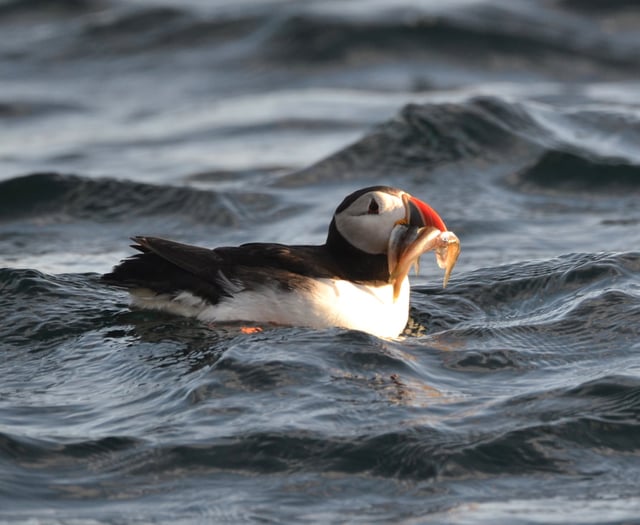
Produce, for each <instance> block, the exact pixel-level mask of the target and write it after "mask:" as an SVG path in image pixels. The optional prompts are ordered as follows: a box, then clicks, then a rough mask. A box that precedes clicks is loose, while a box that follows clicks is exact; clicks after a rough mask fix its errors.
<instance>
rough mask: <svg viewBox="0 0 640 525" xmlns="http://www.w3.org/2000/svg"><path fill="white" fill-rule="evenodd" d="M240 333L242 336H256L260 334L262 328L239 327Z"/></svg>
mask: <svg viewBox="0 0 640 525" xmlns="http://www.w3.org/2000/svg"><path fill="white" fill-rule="evenodd" d="M240 331H241V332H242V333H243V334H257V333H260V332H262V328H260V327H259V326H241V327H240Z"/></svg>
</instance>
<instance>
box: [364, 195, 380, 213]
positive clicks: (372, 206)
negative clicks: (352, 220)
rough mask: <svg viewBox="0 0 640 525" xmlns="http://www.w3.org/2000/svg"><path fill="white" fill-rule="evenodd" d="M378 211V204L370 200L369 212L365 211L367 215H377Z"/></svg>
mask: <svg viewBox="0 0 640 525" xmlns="http://www.w3.org/2000/svg"><path fill="white" fill-rule="evenodd" d="M379 210H380V206H379V205H378V202H377V201H376V200H375V199H371V202H370V203H369V210H367V213H368V214H369V215H377V214H378V211H379Z"/></svg>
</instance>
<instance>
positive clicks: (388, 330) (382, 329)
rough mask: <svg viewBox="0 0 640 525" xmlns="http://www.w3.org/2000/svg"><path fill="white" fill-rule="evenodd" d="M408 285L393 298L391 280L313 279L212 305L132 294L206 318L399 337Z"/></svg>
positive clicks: (138, 301)
mask: <svg viewBox="0 0 640 525" xmlns="http://www.w3.org/2000/svg"><path fill="white" fill-rule="evenodd" d="M409 289H410V287H409V280H408V279H405V280H404V282H403V283H402V287H401V289H400V294H399V296H398V298H397V299H396V300H395V301H394V300H393V286H392V285H390V284H382V285H381V286H367V285H363V284H354V283H352V282H349V281H335V280H332V279H317V280H313V285H312V286H310V288H309V289H304V290H303V289H301V290H296V291H293V292H283V291H278V290H275V289H272V288H262V289H260V290H259V291H242V292H240V293H237V294H236V295H234V297H231V298H225V299H223V300H222V301H221V302H220V303H218V304H216V305H212V304H210V303H208V302H207V301H205V300H204V299H201V298H199V297H196V296H194V295H193V294H191V293H189V292H182V293H180V294H179V295H178V296H176V297H174V298H170V297H169V296H167V295H163V296H159V295H155V294H152V293H151V292H149V291H147V290H136V291H135V292H133V293H132V295H133V304H134V305H135V306H139V307H143V308H152V309H158V310H166V311H170V312H173V313H176V314H179V315H184V316H189V317H197V318H198V319H200V320H201V321H204V322H220V323H223V322H229V321H247V322H251V323H275V324H281V325H290V326H308V327H311V328H330V327H333V326H338V327H342V328H349V329H353V330H361V331H363V332H368V333H370V334H373V335H376V336H378V337H397V336H398V335H400V333H401V332H402V330H403V329H404V327H405V326H406V324H407V320H408V317H409Z"/></svg>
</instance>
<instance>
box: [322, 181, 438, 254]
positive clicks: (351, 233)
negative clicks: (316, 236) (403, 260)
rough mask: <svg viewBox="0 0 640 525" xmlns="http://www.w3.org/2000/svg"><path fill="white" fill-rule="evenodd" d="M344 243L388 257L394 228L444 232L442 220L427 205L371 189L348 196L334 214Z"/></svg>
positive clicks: (384, 189)
mask: <svg viewBox="0 0 640 525" xmlns="http://www.w3.org/2000/svg"><path fill="white" fill-rule="evenodd" d="M334 220H335V226H336V229H337V230H338V232H339V233H340V235H342V237H344V239H345V240H346V241H347V242H348V243H349V244H351V245H352V246H354V247H355V248H358V249H359V250H361V251H363V252H365V253H368V254H372V255H377V254H384V255H386V254H387V250H388V246H389V239H390V238H391V232H392V230H393V228H394V227H395V226H396V225H398V224H406V225H409V226H415V227H418V228H422V227H433V228H435V229H437V230H440V231H446V229H447V228H446V226H445V225H444V222H443V220H442V219H441V218H440V216H439V215H438V214H437V213H436V212H435V210H434V209H433V208H431V207H430V206H429V205H428V204H426V203H424V202H422V201H421V200H419V199H416V198H415V197H412V196H411V195H409V194H408V193H406V192H404V191H402V190H398V189H396V188H390V187H389V186H371V187H369V188H363V189H361V190H358V191H356V192H353V193H352V194H351V195H349V196H347V197H346V198H345V199H344V200H343V201H342V203H341V204H340V206H338V208H337V209H336V212H335V214H334Z"/></svg>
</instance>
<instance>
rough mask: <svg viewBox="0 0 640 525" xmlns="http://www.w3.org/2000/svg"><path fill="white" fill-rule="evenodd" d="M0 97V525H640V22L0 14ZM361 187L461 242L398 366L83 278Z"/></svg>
mask: <svg viewBox="0 0 640 525" xmlns="http://www.w3.org/2000/svg"><path fill="white" fill-rule="evenodd" d="M0 79H1V80H0V352H1V356H2V359H1V360H0V521H1V522H3V523H5V522H6V523H27V522H28V523H47V524H48V523H52V524H53V523H85V522H89V523H149V522H160V523H193V522H207V523H243V522H260V523H343V522H348V523H403V524H418V523H459V524H466V523H487V524H501V523H572V524H573V523H580V524H585V523H640V488H639V487H640V146H639V145H640V6H638V4H637V3H636V2H630V1H624V0H620V1H614V0H609V1H608V2H600V1H597V0H584V1H582V0H581V1H577V0H576V1H573V0H548V1H533V0H513V1H502V0H475V1H474V0H465V1H463V0H457V1H451V2H436V1H422V2H414V1H412V2H408V1H393V0H386V1H384V0H383V1H375V2H374V1H357V0H353V1H350V2H338V1H335V2H334V1H316V2H286V1H277V0H264V1H259V0H246V1H238V2H222V1H218V2H205V1H198V0H189V1H185V2H177V1H175V0H137V1H128V2H117V1H115V0H59V1H57V2H45V1H41V0H2V1H0ZM370 184H392V185H396V186H399V187H401V188H403V189H405V190H407V191H409V192H411V193H413V194H415V195H416V196H419V197H421V198H423V199H425V200H426V201H428V202H430V203H431V204H432V205H433V206H434V207H435V208H436V209H437V210H438V211H439V212H440V213H441V215H442V216H443V217H444V219H445V221H446V222H447V225H448V226H449V228H450V229H451V230H453V231H455V232H456V233H457V234H458V236H459V237H460V239H461V243H462V253H461V256H460V260H459V263H458V266H457V267H456V269H455V270H454V274H453V277H452V280H451V282H450V285H449V287H447V289H446V290H442V289H441V288H440V282H441V273H440V271H438V270H437V268H436V266H435V264H434V263H435V261H433V258H432V256H429V255H428V256H425V257H424V260H423V262H422V271H421V276H419V277H417V278H415V279H413V285H414V286H413V292H412V311H411V314H412V321H411V323H410V326H409V327H408V329H407V334H406V336H405V337H403V338H401V339H399V340H394V341H385V340H380V339H377V338H375V337H372V336H369V335H366V334H362V333H357V332H348V331H344V330H338V329H334V330H326V331H312V330H307V329H302V328H278V329H268V330H265V331H264V332H262V333H259V334H254V335H244V334H241V333H240V332H239V330H238V329H237V328H236V327H233V326H228V327H220V328H217V329H215V328H211V327H207V326H204V325H202V324H200V323H198V322H196V321H193V320H188V319H183V318H178V317H174V316H170V315H167V314H161V313H153V312H142V311H132V310H129V308H128V307H127V305H128V298H127V296H126V294H125V293H123V292H120V291H117V290H114V289H111V288H108V287H105V286H103V285H102V284H100V283H99V282H98V275H99V274H100V273H101V272H104V271H107V270H109V268H110V267H111V266H112V265H113V264H114V263H115V262H117V261H118V260H119V259H120V258H122V257H125V256H126V255H128V254H129V253H130V250H129V248H128V246H127V245H128V237H129V236H130V235H135V234H152V235H161V236H165V237H170V238H174V239H176V240H181V241H184V242H193V243H198V244H202V245H208V246H216V245H225V244H227V245H228V244H238V243H242V242H247V241H257V240H260V241H278V242H286V243H312V242H322V241H323V240H324V236H325V234H326V228H327V225H328V222H329V219H330V216H331V213H332V211H333V209H334V208H335V206H336V205H337V204H338V203H339V202H340V200H341V199H342V197H344V195H346V194H347V193H349V192H350V191H352V190H354V189H356V188H358V187H361V186H366V185H370Z"/></svg>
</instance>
